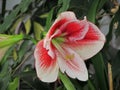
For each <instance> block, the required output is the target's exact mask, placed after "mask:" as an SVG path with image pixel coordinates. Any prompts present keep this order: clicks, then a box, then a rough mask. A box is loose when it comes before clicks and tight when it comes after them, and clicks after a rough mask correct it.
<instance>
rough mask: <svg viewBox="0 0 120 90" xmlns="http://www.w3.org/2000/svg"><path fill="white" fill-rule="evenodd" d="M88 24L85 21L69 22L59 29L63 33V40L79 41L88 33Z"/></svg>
mask: <svg viewBox="0 0 120 90" xmlns="http://www.w3.org/2000/svg"><path fill="white" fill-rule="evenodd" d="M88 28H89V23H88V22H87V20H86V19H85V20H81V21H79V20H71V21H69V22H66V23H65V24H64V25H62V26H61V27H60V31H62V33H65V36H64V38H66V39H68V40H70V41H76V40H81V39H83V38H84V37H85V35H86V33H87V32H88Z"/></svg>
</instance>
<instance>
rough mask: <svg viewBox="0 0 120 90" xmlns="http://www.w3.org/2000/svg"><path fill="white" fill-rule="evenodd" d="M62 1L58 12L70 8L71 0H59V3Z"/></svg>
mask: <svg viewBox="0 0 120 90" xmlns="http://www.w3.org/2000/svg"><path fill="white" fill-rule="evenodd" d="M61 3H62V7H61V8H60V10H59V11H58V14H59V13H61V12H64V11H66V10H67V9H68V8H69V4H70V0H59V1H58V5H59V4H61Z"/></svg>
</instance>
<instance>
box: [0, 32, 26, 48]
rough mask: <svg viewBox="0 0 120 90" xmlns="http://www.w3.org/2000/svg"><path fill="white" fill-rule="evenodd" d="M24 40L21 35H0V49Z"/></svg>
mask: <svg viewBox="0 0 120 90" xmlns="http://www.w3.org/2000/svg"><path fill="white" fill-rule="evenodd" d="M23 38H24V35H23V34H20V35H5V34H0V48H3V47H5V46H11V45H13V44H15V43H17V42H18V41H20V40H22V39H23Z"/></svg>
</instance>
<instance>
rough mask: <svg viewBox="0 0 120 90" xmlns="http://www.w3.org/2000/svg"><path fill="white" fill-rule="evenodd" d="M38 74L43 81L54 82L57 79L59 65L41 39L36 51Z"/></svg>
mask: <svg viewBox="0 0 120 90" xmlns="http://www.w3.org/2000/svg"><path fill="white" fill-rule="evenodd" d="M34 56H35V68H36V72H37V76H38V77H39V79H40V80H41V81H43V82H54V81H56V79H57V76H58V71H59V67H58V64H57V62H56V58H54V59H52V58H51V57H50V56H49V55H48V51H47V50H46V49H45V48H44V47H43V41H40V42H39V43H38V44H37V46H36V48H35V52H34Z"/></svg>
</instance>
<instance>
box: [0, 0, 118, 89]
mask: <svg viewBox="0 0 120 90" xmlns="http://www.w3.org/2000/svg"><path fill="white" fill-rule="evenodd" d="M2 1H3V3H2V12H1V15H0V16H1V17H0V33H1V34H0V54H1V55H0V90H23V89H26V90H66V89H68V90H75V89H76V90H113V89H114V90H119V89H120V67H119V65H120V50H119V49H120V48H119V45H116V47H114V45H113V44H112V43H111V42H112V41H113V40H114V41H116V42H118V41H117V40H119V38H120V17H119V16H120V8H119V4H118V2H117V1H116V0H112V2H111V0H22V1H21V2H20V3H19V4H18V5H16V6H15V7H14V9H13V10H11V11H9V12H8V11H7V10H6V9H5V6H6V0H2ZM113 6H114V7H113ZM67 10H68V11H69V10H70V11H73V12H75V14H76V15H77V17H78V18H79V19H82V18H83V17H84V16H87V18H88V20H90V21H91V22H93V23H95V24H96V25H98V27H99V20H101V19H102V18H103V17H104V16H105V15H108V16H109V17H110V19H111V22H110V25H109V31H108V34H107V35H106V44H105V46H104V48H103V50H102V51H101V52H100V53H98V54H97V55H96V56H94V57H93V58H91V60H88V61H86V65H87V68H88V70H89V80H88V81H86V82H82V81H78V80H75V79H71V78H69V77H67V76H65V75H62V73H61V74H60V76H59V77H60V78H64V79H61V81H60V80H59V79H58V81H56V82H54V83H43V82H41V81H40V80H39V79H38V78H37V76H36V72H35V68H34V56H33V52H34V47H35V44H36V43H37V42H38V41H39V40H41V39H42V38H44V35H45V34H46V32H47V31H48V30H49V28H50V26H51V25H52V23H53V21H54V19H55V18H56V17H57V15H58V14H59V13H61V12H63V11H67ZM112 10H114V11H112ZM102 11H103V12H102ZM101 12H102V13H101ZM3 37H4V38H3ZM2 39H3V40H2ZM113 52H115V53H114V54H113ZM108 64H110V65H111V67H108ZM91 66H92V68H91ZM109 71H111V73H109ZM110 75H112V77H109V76H110ZM110 81H112V82H110Z"/></svg>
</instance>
